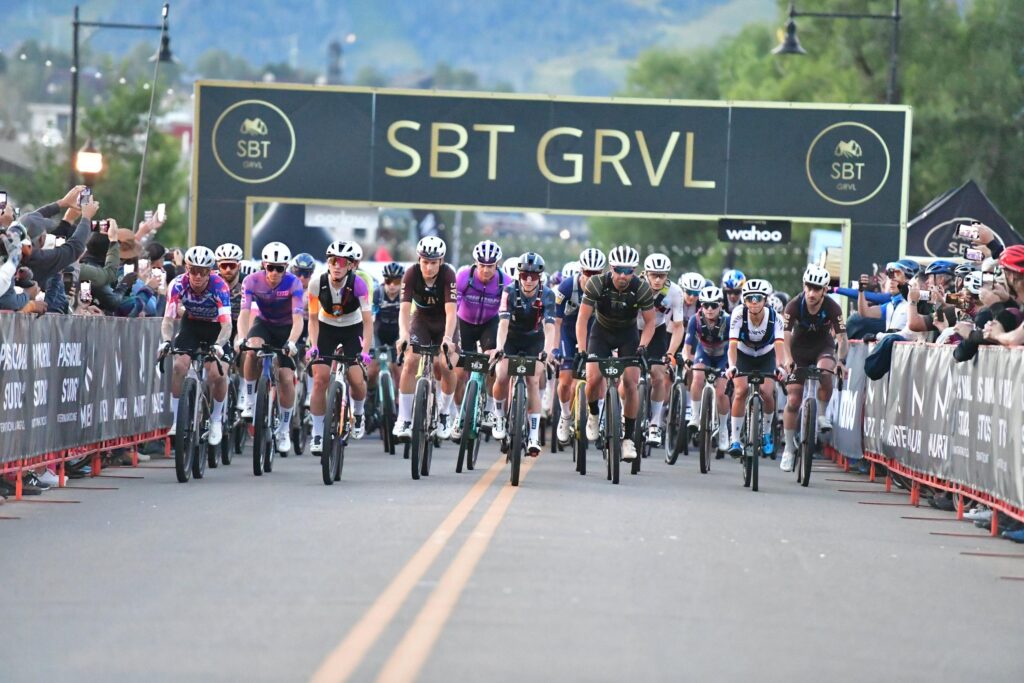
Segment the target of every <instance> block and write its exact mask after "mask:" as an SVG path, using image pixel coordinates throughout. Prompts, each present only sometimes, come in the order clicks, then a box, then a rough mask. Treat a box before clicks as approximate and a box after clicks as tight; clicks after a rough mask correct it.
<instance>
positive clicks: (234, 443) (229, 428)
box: [221, 354, 249, 465]
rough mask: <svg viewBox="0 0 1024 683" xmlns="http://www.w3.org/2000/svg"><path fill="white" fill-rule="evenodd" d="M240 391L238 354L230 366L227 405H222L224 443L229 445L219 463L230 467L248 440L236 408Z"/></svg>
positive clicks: (240, 413)
mask: <svg viewBox="0 0 1024 683" xmlns="http://www.w3.org/2000/svg"><path fill="white" fill-rule="evenodd" d="M242 391H243V388H242V367H241V354H238V355H237V356H236V357H235V360H234V362H232V364H231V374H230V376H229V378H228V403H226V404H225V405H224V417H225V420H227V422H226V423H225V426H224V441H225V442H227V443H230V444H231V448H230V449H229V450H228V452H227V455H226V458H225V454H224V452H223V451H222V452H221V461H222V462H223V464H225V465H230V464H231V460H232V458H233V457H234V456H236V455H241V454H242V451H243V450H245V440H246V439H247V438H249V426H248V424H247V421H246V420H243V419H242V409H241V408H239V407H238V397H239V396H240V395H241V392H242Z"/></svg>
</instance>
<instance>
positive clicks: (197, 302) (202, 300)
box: [164, 273, 231, 323]
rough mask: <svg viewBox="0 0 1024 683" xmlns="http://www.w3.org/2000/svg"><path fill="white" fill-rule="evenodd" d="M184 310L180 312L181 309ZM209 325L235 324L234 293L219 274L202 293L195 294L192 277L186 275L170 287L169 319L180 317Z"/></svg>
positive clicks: (212, 278) (168, 296) (212, 275)
mask: <svg viewBox="0 0 1024 683" xmlns="http://www.w3.org/2000/svg"><path fill="white" fill-rule="evenodd" d="M179 309H180V310H179ZM179 314H180V317H182V318H184V319H186V320H198V321H205V322H219V323H227V322H231V292H230V290H229V289H228V283H226V282H224V278H222V277H221V276H220V275H217V274H216V273H210V281H209V282H208V283H207V285H206V289H204V290H203V291H201V292H196V291H193V289H192V286H191V285H190V284H189V281H188V274H186V273H183V274H181V275H179V276H178V277H176V278H174V279H173V280H172V281H171V286H170V287H168V288H167V306H166V308H165V309H164V317H165V318H178V317H179Z"/></svg>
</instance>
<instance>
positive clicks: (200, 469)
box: [192, 385, 217, 479]
mask: <svg viewBox="0 0 1024 683" xmlns="http://www.w3.org/2000/svg"><path fill="white" fill-rule="evenodd" d="M196 426H197V429H196V435H195V436H194V437H193V439H192V442H193V444H194V446H193V449H194V452H193V454H192V478H193V479H202V478H203V477H205V476H206V467H207V465H208V464H209V461H210V459H211V458H216V457H217V456H216V453H215V452H214V449H213V447H212V446H210V445H209V441H208V440H209V433H210V432H209V429H210V387H209V385H204V386H203V392H202V394H200V396H199V419H198V420H196ZM204 432H205V433H206V434H207V441H203V438H202V437H203V434H204Z"/></svg>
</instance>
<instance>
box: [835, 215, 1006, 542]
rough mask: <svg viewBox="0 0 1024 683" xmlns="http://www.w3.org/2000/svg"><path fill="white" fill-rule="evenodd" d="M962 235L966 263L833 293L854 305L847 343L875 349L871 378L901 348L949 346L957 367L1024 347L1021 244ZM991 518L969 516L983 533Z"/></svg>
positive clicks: (936, 502)
mask: <svg viewBox="0 0 1024 683" xmlns="http://www.w3.org/2000/svg"><path fill="white" fill-rule="evenodd" d="M963 229H964V230H965V232H964V233H963V234H965V235H966V236H967V237H968V239H970V240H971V242H972V247H973V248H972V249H971V250H970V252H969V255H970V256H971V257H973V258H971V259H967V260H966V262H960V261H953V260H946V259H937V260H934V261H932V262H931V263H928V264H922V263H918V262H916V261H914V260H912V259H901V260H899V261H894V262H892V263H889V264H888V265H887V266H886V268H885V271H884V272H879V273H878V274H877V275H867V274H864V275H861V277H860V281H859V283H858V284H859V286H858V287H856V288H841V287H840V288H835V290H834V291H835V292H836V293H838V294H841V295H844V296H848V297H851V298H852V299H856V302H857V312H856V313H855V314H853V315H851V316H850V320H849V323H848V325H847V330H848V333H849V335H850V338H852V339H862V340H864V341H869V342H870V341H875V342H878V343H877V344H875V345H874V347H873V348H872V351H871V353H870V354H869V355H868V357H867V360H866V362H865V372H866V374H867V375H868V377H870V378H871V379H876V380H877V379H880V378H882V377H883V376H885V374H886V373H887V372H888V371H889V369H890V367H891V362H892V345H893V344H894V343H895V342H898V341H910V342H934V343H938V344H947V345H949V346H950V347H951V352H952V353H953V357H954V358H955V359H956V360H957V361H958V362H965V361H969V360H971V359H973V358H974V357H975V356H976V355H977V353H978V347H979V346H984V345H1000V346H1007V347H1014V346H1022V345H1024V325H1022V324H1021V323H1022V321H1024V245H1015V246H1010V247H1005V246H1004V244H1003V242H1002V241H1001V240H1000V239H999V238H998V237H997V236H996V234H995V233H994V232H993V231H992V230H991V228H989V227H988V226H986V225H983V224H981V223H974V224H973V225H968V226H964V228H963ZM900 483H901V484H902V485H907V482H905V481H903V482H900ZM924 495H925V497H926V499H927V500H928V502H929V504H931V505H932V506H933V507H937V508H940V509H946V510H953V509H954V507H955V503H954V500H953V499H952V497H951V496H949V495H948V494H946V493H944V492H942V491H938V490H932V489H928V488H927V487H926V488H925V491H924ZM993 514H998V513H995V512H994V511H993V510H991V509H989V508H987V507H985V506H983V505H976V506H974V507H973V508H972V509H969V510H968V512H967V513H966V517H967V518H968V519H970V520H972V521H974V522H975V523H976V524H978V526H982V527H986V526H988V524H990V523H991V520H992V515H993ZM999 522H1000V524H999V526H1000V528H1001V529H1004V532H1003V535H1004V536H1006V537H1007V538H1010V539H1011V540H1014V541H1017V542H1019V543H1024V524H1021V523H1020V522H1017V521H1016V520H1013V519H1012V518H1010V517H1001V518H1000V520H999Z"/></svg>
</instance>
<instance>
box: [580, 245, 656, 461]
mask: <svg viewBox="0 0 1024 683" xmlns="http://www.w3.org/2000/svg"><path fill="white" fill-rule="evenodd" d="M608 264H609V265H610V266H611V268H612V270H611V272H610V273H605V274H604V275H602V276H601V277H592V278H590V280H588V281H587V287H586V289H585V290H584V292H583V301H582V302H581V303H580V310H579V314H578V315H577V317H576V348H577V349H578V351H579V354H581V355H582V354H590V355H592V356H597V357H602V358H603V357H608V356H611V355H612V351H618V352H619V355H620V356H644V355H646V353H647V345H648V344H650V343H651V339H652V338H653V337H654V320H655V312H654V293H653V292H652V291H651V286H650V285H649V284H647V280H646V279H644V278H639V277H637V276H636V268H637V266H639V265H640V254H639V252H637V250H636V249H634V248H633V247H629V246H626V245H619V246H617V247H615V248H613V249H612V250H611V252H609V254H608ZM595 313H596V317H597V321H596V322H595V323H594V328H593V330H592V331H591V329H590V327H589V325H590V318H591V316H593V315H595ZM637 314H640V315H642V316H643V320H644V331H643V333H642V334H641V333H640V331H639V330H638V329H637V322H636V317H637ZM639 381H640V369H639V368H637V367H630V368H626V371H625V373H623V381H622V383H621V384H620V392H621V394H622V412H623V415H624V416H625V426H626V430H625V435H624V438H623V440H622V459H623V460H627V461H630V460H633V459H634V458H636V444H634V443H633V433H634V431H635V429H636V411H637V403H638V401H637V392H636V388H637V384H638V383H639ZM604 391H605V382H604V376H603V375H601V371H600V368H598V366H597V364H596V363H588V364H587V404H588V407H589V409H590V415H589V416H588V417H587V439H589V440H590V441H596V440H597V437H598V436H599V432H600V417H599V410H600V408H599V405H598V399H599V398H601V397H603V396H604Z"/></svg>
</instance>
